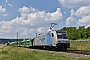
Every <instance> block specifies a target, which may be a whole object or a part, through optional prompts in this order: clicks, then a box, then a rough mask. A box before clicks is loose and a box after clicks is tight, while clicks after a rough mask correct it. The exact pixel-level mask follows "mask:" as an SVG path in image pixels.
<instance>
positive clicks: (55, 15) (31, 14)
mask: <svg viewBox="0 0 90 60" xmlns="http://www.w3.org/2000/svg"><path fill="white" fill-rule="evenodd" d="M18 11H19V12H20V13H21V17H17V18H15V19H12V20H11V21H2V22H0V28H1V29H0V32H3V34H6V33H7V34H9V33H10V34H12V33H13V34H16V32H19V34H20V35H21V36H26V37H27V36H28V37H30V36H31V35H33V34H34V35H35V33H40V32H41V33H42V32H44V31H45V30H47V27H48V26H49V25H50V23H51V22H58V21H60V20H61V19H62V18H63V15H62V13H61V9H60V8H57V9H56V11H55V12H52V13H50V12H48V13H46V12H45V11H39V10H38V9H35V8H33V7H30V8H28V7H25V6H23V7H22V8H19V10H18ZM6 30H7V31H6ZM13 34H12V36H14V37H15V35H13ZM1 36H3V35H1ZM8 36H9V35H8ZM9 37H10V36H9Z"/></svg>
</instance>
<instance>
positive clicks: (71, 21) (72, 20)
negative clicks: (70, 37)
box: [66, 9, 77, 25]
mask: <svg viewBox="0 0 90 60" xmlns="http://www.w3.org/2000/svg"><path fill="white" fill-rule="evenodd" d="M70 13H71V16H70V17H68V18H67V19H66V25H73V24H76V23H77V18H76V17H75V16H74V10H73V9H71V11H70Z"/></svg>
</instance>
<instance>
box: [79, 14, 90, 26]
mask: <svg viewBox="0 0 90 60" xmlns="http://www.w3.org/2000/svg"><path fill="white" fill-rule="evenodd" d="M78 24H79V25H88V24H90V15H88V16H83V17H82V19H79V20H78Z"/></svg>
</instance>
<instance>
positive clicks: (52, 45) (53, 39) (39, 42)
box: [7, 29, 70, 51]
mask: <svg viewBox="0 0 90 60" xmlns="http://www.w3.org/2000/svg"><path fill="white" fill-rule="evenodd" d="M7 45H8V46H19V47H29V48H41V49H49V50H63V51H66V50H67V48H70V42H69V40H68V35H67V32H66V31H60V30H53V29H50V30H49V31H48V32H46V33H42V34H38V35H37V36H35V37H34V38H30V39H24V40H23V41H15V42H11V43H7Z"/></svg>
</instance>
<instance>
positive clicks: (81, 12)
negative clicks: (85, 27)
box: [74, 6, 90, 17]
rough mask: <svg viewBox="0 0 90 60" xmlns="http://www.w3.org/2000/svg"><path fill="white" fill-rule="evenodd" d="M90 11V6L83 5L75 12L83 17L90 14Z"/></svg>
mask: <svg viewBox="0 0 90 60" xmlns="http://www.w3.org/2000/svg"><path fill="white" fill-rule="evenodd" d="M89 11H90V6H82V7H80V8H78V9H77V10H76V12H75V13H74V14H75V16H78V17H83V16H86V15H90V12H89Z"/></svg>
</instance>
